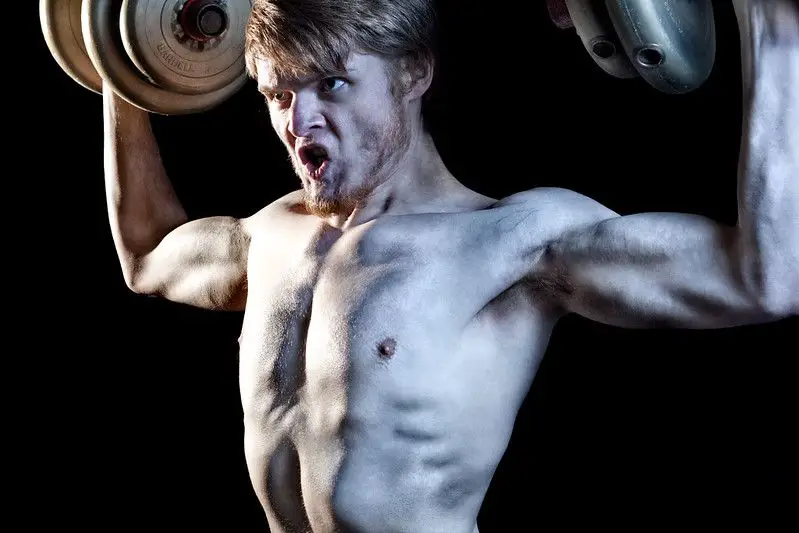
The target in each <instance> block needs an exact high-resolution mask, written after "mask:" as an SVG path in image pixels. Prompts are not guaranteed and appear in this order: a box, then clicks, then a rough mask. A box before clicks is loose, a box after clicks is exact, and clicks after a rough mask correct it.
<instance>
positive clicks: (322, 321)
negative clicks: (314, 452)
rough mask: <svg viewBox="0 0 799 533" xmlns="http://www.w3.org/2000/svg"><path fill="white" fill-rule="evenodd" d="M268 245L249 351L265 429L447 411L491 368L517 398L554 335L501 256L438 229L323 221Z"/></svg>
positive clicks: (257, 422) (257, 420) (247, 379)
mask: <svg viewBox="0 0 799 533" xmlns="http://www.w3.org/2000/svg"><path fill="white" fill-rule="evenodd" d="M448 236H449V237H450V238H446V237H448ZM276 238H277V239H279V236H278V237H276ZM260 245H261V246H262V247H259V243H253V249H252V250H251V260H250V265H249V288H248V303H247V311H246V314H245V320H244V328H243V331H242V340H241V356H240V362H241V372H240V386H241V392H242V402H243V407H244V412H245V418H248V417H249V419H250V423H251V424H252V425H254V426H256V427H269V428H272V429H277V428H284V429H285V430H286V431H293V430H296V429H297V428H300V427H302V428H304V430H305V431H309V432H311V433H315V434H331V433H336V432H337V431H339V430H340V429H341V425H342V423H343V421H344V420H345V419H349V421H351V422H352V423H364V424H368V423H369V421H370V420H372V419H375V420H376V419H378V418H380V416H381V415H382V414H386V413H384V412H381V409H385V410H387V411H389V410H391V409H396V406H397V405H400V406H401V405H404V404H405V403H410V404H413V403H414V402H416V401H417V399H418V398H427V399H430V400H431V402H432V404H440V407H441V410H442V411H444V410H446V405H452V406H458V405H459V406H463V405H464V403H465V402H467V401H468V400H469V398H473V397H474V393H475V390H479V389H480V388H483V387H487V384H491V379H492V376H493V377H494V379H496V380H503V381H504V384H503V388H504V389H506V390H510V391H513V392H512V393H513V394H518V392H519V391H520V390H521V389H523V388H524V384H525V383H526V381H527V379H528V373H525V372H519V369H520V368H526V367H525V365H531V366H534V365H535V364H536V362H537V360H536V357H537V355H539V352H540V351H541V349H540V347H539V343H540V342H545V339H546V338H548V335H549V330H550V328H551V324H550V323H549V322H548V319H547V318H546V313H545V312H542V311H541V309H539V307H538V306H537V305H536V303H535V302H534V300H533V299H532V298H530V297H529V296H528V294H527V292H526V291H525V290H524V288H523V287H516V286H510V287H508V286H507V280H506V277H507V276H505V273H504V272H498V270H502V269H501V268H500V269H498V268H497V267H496V266H495V265H496V264H497V263H499V262H501V261H502V258H501V257H492V256H491V250H490V248H489V246H487V245H485V244H483V243H479V242H466V241H464V239H462V238H460V237H459V236H457V235H455V236H452V235H451V233H447V232H439V231H438V230H437V228H435V227H433V228H428V231H427V232H422V233H413V232H409V231H408V228H395V227H393V226H384V227H381V228H366V229H364V230H362V231H358V232H352V233H351V234H343V235H342V234H341V233H339V232H335V231H334V230H330V229H328V230H318V229H317V230H316V231H311V232H309V233H308V234H306V235H304V238H301V239H297V238H296V235H295V236H294V238H292V239H285V238H284V239H280V240H279V241H278V242H275V241H271V240H265V241H264V242H262V243H260ZM481 248H482V249H481ZM276 249H279V250H280V252H279V253H275V250H276ZM500 354H502V355H501V356H500ZM509 354H512V355H509ZM520 365H521V367H520ZM513 379H515V380H516V381H517V382H518V384H519V385H518V387H514V386H508V381H511V380H513ZM517 389H518V390H517ZM493 394H494V395H497V393H493ZM501 395H502V394H500V396H501Z"/></svg>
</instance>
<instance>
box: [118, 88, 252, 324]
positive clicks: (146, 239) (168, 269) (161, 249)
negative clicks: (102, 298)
mask: <svg viewBox="0 0 799 533" xmlns="http://www.w3.org/2000/svg"><path fill="white" fill-rule="evenodd" d="M103 119H104V159H105V164H104V168H105V189H106V199H107V207H108V217H109V222H110V224H111V233H112V236H113V239H114V245H115V247H116V250H117V255H118V257H119V261H120V265H121V267H122V273H123V276H124V279H125V282H126V284H127V286H128V287H129V288H130V289H131V290H133V291H135V292H137V293H141V294H149V295H157V296H162V297H165V298H167V299H169V300H172V301H174V302H179V303H184V304H188V305H192V306H195V307H201V308H204V309H218V310H242V309H243V308H244V303H245V300H246V272H247V253H248V250H249V241H250V239H249V232H248V231H247V230H246V224H245V222H244V221H242V220H239V219H235V218H231V217H209V218H204V219H199V220H193V221H190V220H189V219H188V217H187V215H186V213H185V211H184V210H183V207H182V206H181V204H180V201H179V200H178V198H177V196H176V194H175V191H174V189H173V188H172V184H171V183H170V181H169V179H168V177H167V175H166V171H165V169H164V166H163V163H162V161H161V157H160V154H159V151H158V145H157V143H156V140H155V136H154V135H153V132H152V129H151V127H150V117H149V116H148V114H147V113H146V112H145V111H143V110H141V109H139V108H137V107H135V106H133V105H131V104H129V103H128V102H126V101H125V100H123V99H122V98H120V97H119V96H117V95H116V94H114V92H113V91H112V90H111V89H110V88H109V87H108V85H105V86H104V87H103Z"/></svg>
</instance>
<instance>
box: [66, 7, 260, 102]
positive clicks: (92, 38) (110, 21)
mask: <svg viewBox="0 0 799 533" xmlns="http://www.w3.org/2000/svg"><path fill="white" fill-rule="evenodd" d="M121 8H122V0H83V8H82V10H81V26H82V28H83V39H84V42H85V43H86V51H87V52H88V54H89V57H90V58H91V60H92V63H93V64H94V67H95V68H96V69H97V72H98V73H99V74H100V76H101V77H102V78H103V80H104V81H105V82H106V83H107V84H108V85H109V86H110V87H111V88H112V89H113V90H114V92H115V93H117V94H118V95H119V96H120V97H121V98H123V99H125V100H127V101H128V102H130V103H131V104H133V105H135V106H137V107H139V108H141V109H144V110H145V111H149V112H151V113H157V114H161V115H185V114H189V113H200V112H203V111H206V110H209V109H211V108H213V107H216V106H217V105H219V104H221V103H222V102H224V101H225V100H227V99H228V98H230V97H231V96H233V94H235V93H236V92H237V91H238V90H239V89H241V87H242V86H243V85H244V83H245V82H246V81H247V77H246V72H245V73H243V74H242V75H241V76H240V77H238V78H236V79H235V81H233V83H230V84H228V85H226V86H225V87H222V88H221V89H217V90H215V91H211V92H208V93H204V94H181V93H177V92H174V91H169V90H166V89H163V88H161V87H158V86H156V85H154V84H152V83H150V82H149V81H147V80H146V79H145V78H144V76H143V75H142V73H141V72H140V71H139V70H138V69H137V68H136V66H135V65H134V64H133V62H132V61H131V60H130V57H129V56H128V55H127V53H126V52H125V49H124V46H123V45H122V36H121V33H120V29H119V21H120V13H121Z"/></svg>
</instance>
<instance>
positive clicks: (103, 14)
mask: <svg viewBox="0 0 799 533" xmlns="http://www.w3.org/2000/svg"><path fill="white" fill-rule="evenodd" d="M250 9H251V3H250V0H40V3H39V17H40V22H41V27H42V32H43V34H44V37H45V40H46V42H47V46H48V48H49V49H50V52H51V54H52V55H53V57H54V58H55V60H56V61H57V62H58V64H59V65H60V66H61V68H62V69H63V70H64V72H66V73H67V74H68V75H69V76H70V77H71V78H72V79H74V80H75V81H76V82H78V83H79V84H80V85H82V86H84V87H86V88H87V89H89V90H91V91H94V92H97V93H100V92H102V87H103V84H106V85H107V86H109V87H110V88H111V89H113V90H114V92H115V93H117V94H118V95H119V96H120V97H122V98H124V99H125V100H127V101H128V102H130V103H131V104H133V105H135V106H137V107H140V108H142V109H144V110H146V111H149V112H151V113H158V114H164V115H178V114H189V113H199V112H202V111H206V110H208V109H211V108H213V107H215V106H217V105H219V104H221V103H222V102H223V101H225V100H227V99H228V98H230V97H231V96H232V95H233V94H235V93H236V92H237V91H238V90H239V89H240V88H241V87H242V86H243V85H244V83H245V82H246V79H247V75H246V70H245V63H244V33H245V26H246V23H247V18H248V17H249V14H250Z"/></svg>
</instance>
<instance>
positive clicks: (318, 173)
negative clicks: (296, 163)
mask: <svg viewBox="0 0 799 533" xmlns="http://www.w3.org/2000/svg"><path fill="white" fill-rule="evenodd" d="M298 155H299V157H300V163H302V166H304V167H305V170H306V171H307V172H308V175H309V176H311V178H312V179H314V180H320V179H322V176H323V175H324V173H325V170H327V166H328V161H330V159H329V158H328V156H327V150H326V149H325V147H324V146H321V145H319V144H309V145H308V146H303V147H302V148H300V150H299V152H298Z"/></svg>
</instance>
